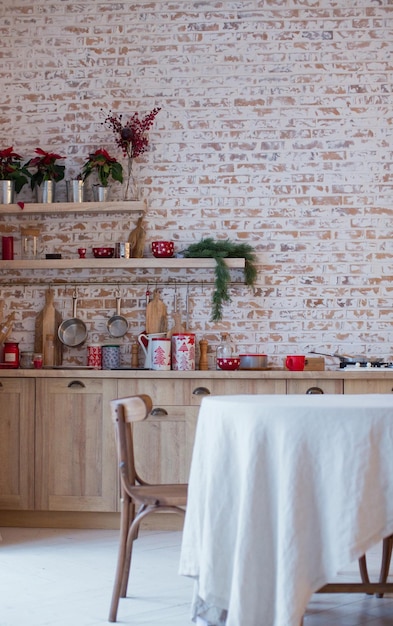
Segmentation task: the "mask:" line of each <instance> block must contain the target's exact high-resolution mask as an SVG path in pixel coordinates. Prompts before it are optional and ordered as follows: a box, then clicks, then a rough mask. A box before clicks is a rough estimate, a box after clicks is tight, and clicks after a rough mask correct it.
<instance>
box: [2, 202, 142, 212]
mask: <svg viewBox="0 0 393 626" xmlns="http://www.w3.org/2000/svg"><path fill="white" fill-rule="evenodd" d="M145 210H146V201H145V200H130V201H127V202H125V201H118V202H49V203H45V204H41V203H38V202H25V203H24V207H23V209H21V207H20V206H19V205H18V204H0V215H24V214H25V215H26V214H29V215H32V214H39V213H41V214H45V215H49V214H52V215H67V213H128V212H130V213H132V212H136V213H141V212H142V213H143V211H145Z"/></svg>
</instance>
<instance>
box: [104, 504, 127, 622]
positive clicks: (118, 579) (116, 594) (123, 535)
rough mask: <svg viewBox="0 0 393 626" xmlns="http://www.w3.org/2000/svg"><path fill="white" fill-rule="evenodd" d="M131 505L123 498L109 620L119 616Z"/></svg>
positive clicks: (114, 619)
mask: <svg viewBox="0 0 393 626" xmlns="http://www.w3.org/2000/svg"><path fill="white" fill-rule="evenodd" d="M131 506H132V504H131V502H130V500H123V502H122V505H121V515H120V538H119V549H118V556H117V565H116V574H115V582H114V585H113V592H112V600H111V606H110V609H109V618H108V621H109V622H115V621H116V618H117V609H118V606H119V599H120V590H121V586H122V581H123V576H124V564H125V561H126V548H127V535H128V529H129V526H130V521H129V516H130V507H131Z"/></svg>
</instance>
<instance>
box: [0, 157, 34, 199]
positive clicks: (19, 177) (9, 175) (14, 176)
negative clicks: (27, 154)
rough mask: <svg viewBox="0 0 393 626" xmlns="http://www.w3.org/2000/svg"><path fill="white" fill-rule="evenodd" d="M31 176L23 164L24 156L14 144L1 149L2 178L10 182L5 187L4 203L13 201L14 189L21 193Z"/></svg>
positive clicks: (0, 176) (0, 165)
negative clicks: (15, 150)
mask: <svg viewBox="0 0 393 626" xmlns="http://www.w3.org/2000/svg"><path fill="white" fill-rule="evenodd" d="M29 178H30V173H29V171H28V170H27V167H26V165H23V164H22V157H21V156H20V155H19V154H17V153H16V152H14V148H13V146H10V147H9V148H5V149H4V150H0V180H1V181H4V182H6V181H8V183H9V184H6V185H5V187H6V189H3V194H2V195H3V198H2V200H3V202H2V203H3V204H10V203H13V201H14V193H13V192H14V190H15V192H16V193H19V192H20V191H21V189H22V188H23V187H24V185H26V183H27V182H28V179H29ZM5 200H8V202H5Z"/></svg>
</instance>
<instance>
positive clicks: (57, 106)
mask: <svg viewBox="0 0 393 626" xmlns="http://www.w3.org/2000/svg"><path fill="white" fill-rule="evenodd" d="M0 10H1V15H2V19H1V21H0V37H1V42H2V45H1V50H0V59H1V63H0V80H1V93H2V96H1V98H0V121H1V126H0V146H1V148H3V147H8V146H9V145H13V146H14V149H15V150H16V151H17V152H19V153H21V154H23V155H25V156H26V160H27V159H28V158H30V157H31V156H33V152H34V149H35V148H36V147H38V146H39V147H41V148H43V149H53V150H55V151H58V152H60V153H62V154H65V155H66V157H67V159H66V166H67V178H69V177H71V176H74V175H75V174H77V172H78V171H79V168H80V166H81V164H82V163H83V161H84V159H85V158H86V156H87V154H88V153H89V152H90V151H92V150H95V149H96V148H98V147H100V146H103V147H105V148H107V149H108V150H109V151H110V152H111V153H114V154H115V155H116V156H118V157H119V158H120V156H121V155H120V154H119V152H118V150H117V148H116V146H115V144H114V141H113V138H112V135H111V133H110V131H108V130H105V128H104V127H103V126H102V124H101V122H102V119H103V114H102V111H101V109H103V110H104V112H107V111H108V110H109V109H112V110H113V111H117V112H122V113H123V114H125V115H128V114H132V113H133V112H134V111H138V112H139V113H140V114H145V113H147V112H148V111H150V110H151V109H152V108H153V107H155V106H160V107H162V111H161V112H160V113H159V115H158V116H157V118H156V122H155V124H154V127H153V129H152V131H151V133H150V140H151V147H150V150H149V152H147V153H146V154H145V155H143V157H141V158H140V159H139V160H138V162H137V164H136V165H137V167H136V174H137V178H138V181H139V185H140V189H141V194H142V196H143V197H144V198H146V199H147V202H148V206H149V211H148V214H147V229H148V238H147V250H146V253H147V254H148V253H149V251H148V248H149V244H150V242H151V240H153V239H156V238H158V237H159V238H161V237H162V235H163V234H165V237H166V238H170V239H174V240H175V242H176V247H177V248H178V249H181V248H182V247H183V246H185V245H187V244H189V243H191V242H193V241H198V240H199V239H201V238H202V237H204V236H208V235H211V236H214V237H217V238H225V237H227V236H228V237H230V238H231V239H233V240H234V241H247V242H249V243H250V244H252V245H253V246H255V248H256V250H257V252H258V258H259V267H260V271H259V280H258V286H257V289H256V290H255V294H253V293H250V292H249V291H248V290H247V289H245V288H243V287H241V286H236V288H234V290H233V299H232V303H231V305H228V306H227V307H226V309H225V319H224V321H223V322H222V323H220V324H212V323H211V322H210V321H209V316H208V311H209V309H210V297H211V287H210V286H208V285H207V286H205V287H204V288H202V287H200V286H199V287H198V286H191V287H190V288H189V296H190V301H191V306H190V327H191V329H193V330H195V331H196V332H197V335H198V338H202V336H203V335H206V336H207V338H208V339H209V340H210V344H211V348H212V347H213V345H214V343H215V342H216V340H217V339H218V337H219V333H220V331H221V330H223V329H225V330H227V329H228V328H229V329H230V331H231V335H232V338H233V341H234V343H235V345H236V348H237V349H238V350H239V351H244V350H254V349H255V347H258V348H259V349H260V350H261V351H262V350H263V351H265V352H267V353H268V355H269V356H270V359H271V361H272V362H278V363H280V364H281V362H282V357H283V356H285V354H287V353H296V352H299V353H307V352H308V351H309V350H313V349H314V350H321V351H323V352H325V351H328V352H334V351H337V352H340V353H348V354H353V353H361V354H367V355H369V356H381V357H384V358H392V359H393V331H392V320H393V299H392V274H393V272H392V252H393V245H392V231H393V228H392V225H391V217H392V213H393V211H392V202H393V194H392V170H393V152H392V132H393V131H392V129H393V125H392V119H393V106H392V105H393V95H392V89H393V65H392V59H393V3H392V2H391V0H379V1H378V2H376V1H373V0H368V1H367V0H350V1H349V0H340V1H338V0H319V1H318V0H299V1H297V0H271V1H269V2H267V1H266V0H265V1H262V0H245V1H235V0H225V1H223V0H221V1H203V0H199V1H192V0H171V1H169V0H156V1H154V0H151V1H145V0H134V1H122V2H121V1H119V2H100V1H97V0H84V1H82V2H77V3H75V2H70V1H67V0H51V1H50V2H48V1H47V0H36V1H35V2H31V1H30V0H15V1H14V2H12V3H11V2H9V0H2V2H0ZM114 195H115V197H120V196H121V191H120V189H119V190H117V191H116V192H115V194H114ZM64 198H65V185H64V184H60V185H59V197H58V199H64ZM20 199H25V200H28V199H29V192H28V191H24V192H23V193H22V194H21V197H20ZM0 226H1V232H2V233H5V234H7V233H14V234H15V235H17V233H18V225H17V223H16V222H15V221H14V220H13V219H12V220H10V219H8V218H4V217H3V218H2V219H1V223H0ZM50 227H51V229H52V230H55V229H56V225H53V224H51V225H50ZM105 232H107V233H109V229H108V230H105V227H104V229H103V230H102V231H101V234H105ZM108 236H109V235H108ZM139 278H140V277H139ZM175 278H176V280H179V281H181V283H182V284H183V287H180V286H179V289H180V288H181V289H183V290H184V289H185V286H184V285H186V283H187V281H188V280H189V279H192V280H199V279H201V280H206V281H208V280H209V279H211V278H212V276H211V275H210V277H209V276H202V275H198V274H197V273H196V274H195V273H194V274H192V275H189V274H187V273H186V272H183V273H180V274H179V275H177V276H176V277H175ZM235 278H236V280H237V279H238V275H236V276H235ZM159 279H160V277H159V276H158V277H157V280H158V281H159ZM179 285H180V283H179ZM59 289H60V288H59ZM144 291H145V285H142V284H139V285H137V286H132V285H130V288H129V291H128V297H129V300H128V302H126V307H129V311H128V309H127V308H126V309H125V310H124V313H125V314H128V313H129V314H130V318H132V326H131V330H130V333H129V335H127V337H126V339H125V340H124V346H123V348H122V349H123V352H124V355H127V354H128V346H129V343H130V341H131V340H132V339H133V337H134V336H136V335H137V334H138V332H140V331H141V330H143V323H144V317H143V314H144ZM163 294H164V298H166V300H167V304H168V308H169V309H170V307H171V303H172V301H173V289H170V288H167V287H164V288H163ZM0 295H1V296H2V297H3V299H4V300H5V309H6V312H7V310H8V309H10V308H11V307H14V306H15V307H16V309H17V324H16V327H15V333H14V334H15V337H16V338H17V339H18V340H20V342H21V347H22V349H23V348H25V349H27V348H28V347H30V345H31V343H32V341H33V338H32V319H33V314H35V313H36V312H37V311H38V310H39V309H40V308H42V306H43V289H42V288H38V287H36V288H29V287H24V288H21V289H19V288H18V289H16V288H12V286H6V287H4V288H3V289H2V290H1V292H0ZM68 298H69V293H64V290H63V291H62V290H60V291H59V293H57V294H56V302H57V304H58V305H59V306H60V307H61V308H62V311H63V313H64V315H65V316H67V314H68V313H69V312H70V311H69V301H68ZM108 298H109V299H108ZM111 298H112V295H111V292H110V290H109V291H108V288H105V289H102V290H101V291H100V290H99V289H98V288H95V287H94V288H93V287H92V288H91V289H89V287H88V286H84V287H83V310H84V311H85V312H86V316H87V317H88V319H89V321H90V320H91V335H92V336H94V338H95V339H98V340H99V341H103V340H105V332H104V331H103V328H102V324H103V320H104V317H103V316H102V317H101V315H99V314H97V312H102V313H103V312H104V310H105V309H106V308H108V307H109V308H110V305H112V306H113V303H114V300H112V299H111ZM135 307H136V309H137V311H136V312H135ZM68 357H69V358H70V359H71V360H72V359H73V358H81V359H82V358H83V357H84V353H83V349H81V350H80V351H78V352H77V353H76V354H70V355H68ZM333 363H334V361H332V364H333Z"/></svg>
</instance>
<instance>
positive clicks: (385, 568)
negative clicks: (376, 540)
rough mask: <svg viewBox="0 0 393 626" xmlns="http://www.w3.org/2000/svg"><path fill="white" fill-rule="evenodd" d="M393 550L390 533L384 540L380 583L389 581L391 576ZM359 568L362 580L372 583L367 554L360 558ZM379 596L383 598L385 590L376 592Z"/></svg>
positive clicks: (392, 539) (392, 540) (392, 537)
mask: <svg viewBox="0 0 393 626" xmlns="http://www.w3.org/2000/svg"><path fill="white" fill-rule="evenodd" d="M392 550H393V535H389V537H385V539H384V540H383V542H382V561H381V569H380V572H379V581H378V582H379V583H382V584H385V583H386V582H387V579H388V576H389V568H390V561H391V558H392ZM359 570H360V576H361V579H362V582H363V583H365V584H369V583H370V579H369V575H368V571H367V561H366V555H363V556H362V557H361V558H360V559H359ZM375 595H376V596H377V598H383V592H378V593H376V594H375Z"/></svg>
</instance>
